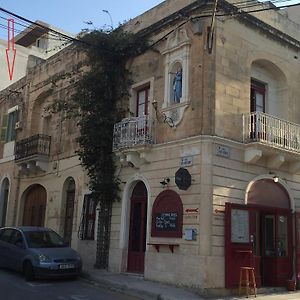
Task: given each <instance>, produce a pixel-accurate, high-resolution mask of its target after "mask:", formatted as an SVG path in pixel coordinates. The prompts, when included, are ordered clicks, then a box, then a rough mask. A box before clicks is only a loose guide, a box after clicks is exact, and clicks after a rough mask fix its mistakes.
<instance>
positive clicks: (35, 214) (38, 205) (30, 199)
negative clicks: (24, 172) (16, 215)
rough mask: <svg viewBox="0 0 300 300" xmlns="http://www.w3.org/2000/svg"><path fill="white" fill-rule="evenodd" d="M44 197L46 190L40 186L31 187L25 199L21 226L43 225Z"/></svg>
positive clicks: (45, 196)
mask: <svg viewBox="0 0 300 300" xmlns="http://www.w3.org/2000/svg"><path fill="white" fill-rule="evenodd" d="M46 198H47V195H46V190H45V189H44V188H43V187H42V186H40V185H37V186H34V187H33V188H31V190H30V191H29V192H28V194H27V196H26V200H25V205H24V215H23V226H44V223H45V212H46Z"/></svg>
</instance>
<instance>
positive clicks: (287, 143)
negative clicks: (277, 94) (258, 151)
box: [243, 112, 300, 152]
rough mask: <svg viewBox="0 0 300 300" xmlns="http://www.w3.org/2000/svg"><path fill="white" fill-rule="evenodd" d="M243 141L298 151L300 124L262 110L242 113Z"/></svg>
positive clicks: (299, 148) (299, 146) (299, 147)
mask: <svg viewBox="0 0 300 300" xmlns="http://www.w3.org/2000/svg"><path fill="white" fill-rule="evenodd" d="M243 141H244V143H249V142H260V143H264V144H269V145H271V146H274V147H279V148H284V149H287V150H291V151H296V152H299V151H300V125H298V124H295V123H291V122H288V121H285V120H282V119H279V118H277V117H274V116H270V115H267V114H265V113H262V112H253V113H250V114H244V115H243Z"/></svg>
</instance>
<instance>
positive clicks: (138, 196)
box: [127, 181, 147, 273]
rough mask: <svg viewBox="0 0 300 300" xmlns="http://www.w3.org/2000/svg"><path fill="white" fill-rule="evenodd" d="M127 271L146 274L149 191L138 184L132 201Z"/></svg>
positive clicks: (140, 183) (141, 184)
mask: <svg viewBox="0 0 300 300" xmlns="http://www.w3.org/2000/svg"><path fill="white" fill-rule="evenodd" d="M130 204H131V205H130V225H129V241H128V261H127V271H128V272H131V273H144V266H145V251H146V228H147V189H146V187H145V185H144V183H143V182H141V181H140V182H138V183H137V184H136V185H135V187H134V189H133V192H132V196H131V200H130Z"/></svg>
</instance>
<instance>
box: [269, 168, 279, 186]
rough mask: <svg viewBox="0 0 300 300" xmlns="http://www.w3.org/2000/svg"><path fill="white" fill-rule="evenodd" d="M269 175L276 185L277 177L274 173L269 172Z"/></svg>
mask: <svg viewBox="0 0 300 300" xmlns="http://www.w3.org/2000/svg"><path fill="white" fill-rule="evenodd" d="M269 174H270V175H273V176H272V179H273V181H274V182H275V183H277V182H278V181H279V177H278V176H277V175H276V174H275V173H274V172H272V171H270V172H269Z"/></svg>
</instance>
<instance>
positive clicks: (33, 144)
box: [15, 134, 51, 161]
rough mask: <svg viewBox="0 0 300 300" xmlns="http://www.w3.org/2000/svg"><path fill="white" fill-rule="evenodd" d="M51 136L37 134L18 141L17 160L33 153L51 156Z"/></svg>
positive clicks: (16, 148)
mask: <svg viewBox="0 0 300 300" xmlns="http://www.w3.org/2000/svg"><path fill="white" fill-rule="evenodd" d="M50 144H51V137H50V136H48V135H44V134H36V135H33V136H31V137H29V138H26V139H23V140H20V141H17V142H16V145H15V161H18V160H21V159H24V158H28V157H30V156H33V155H43V156H49V154H50Z"/></svg>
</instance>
